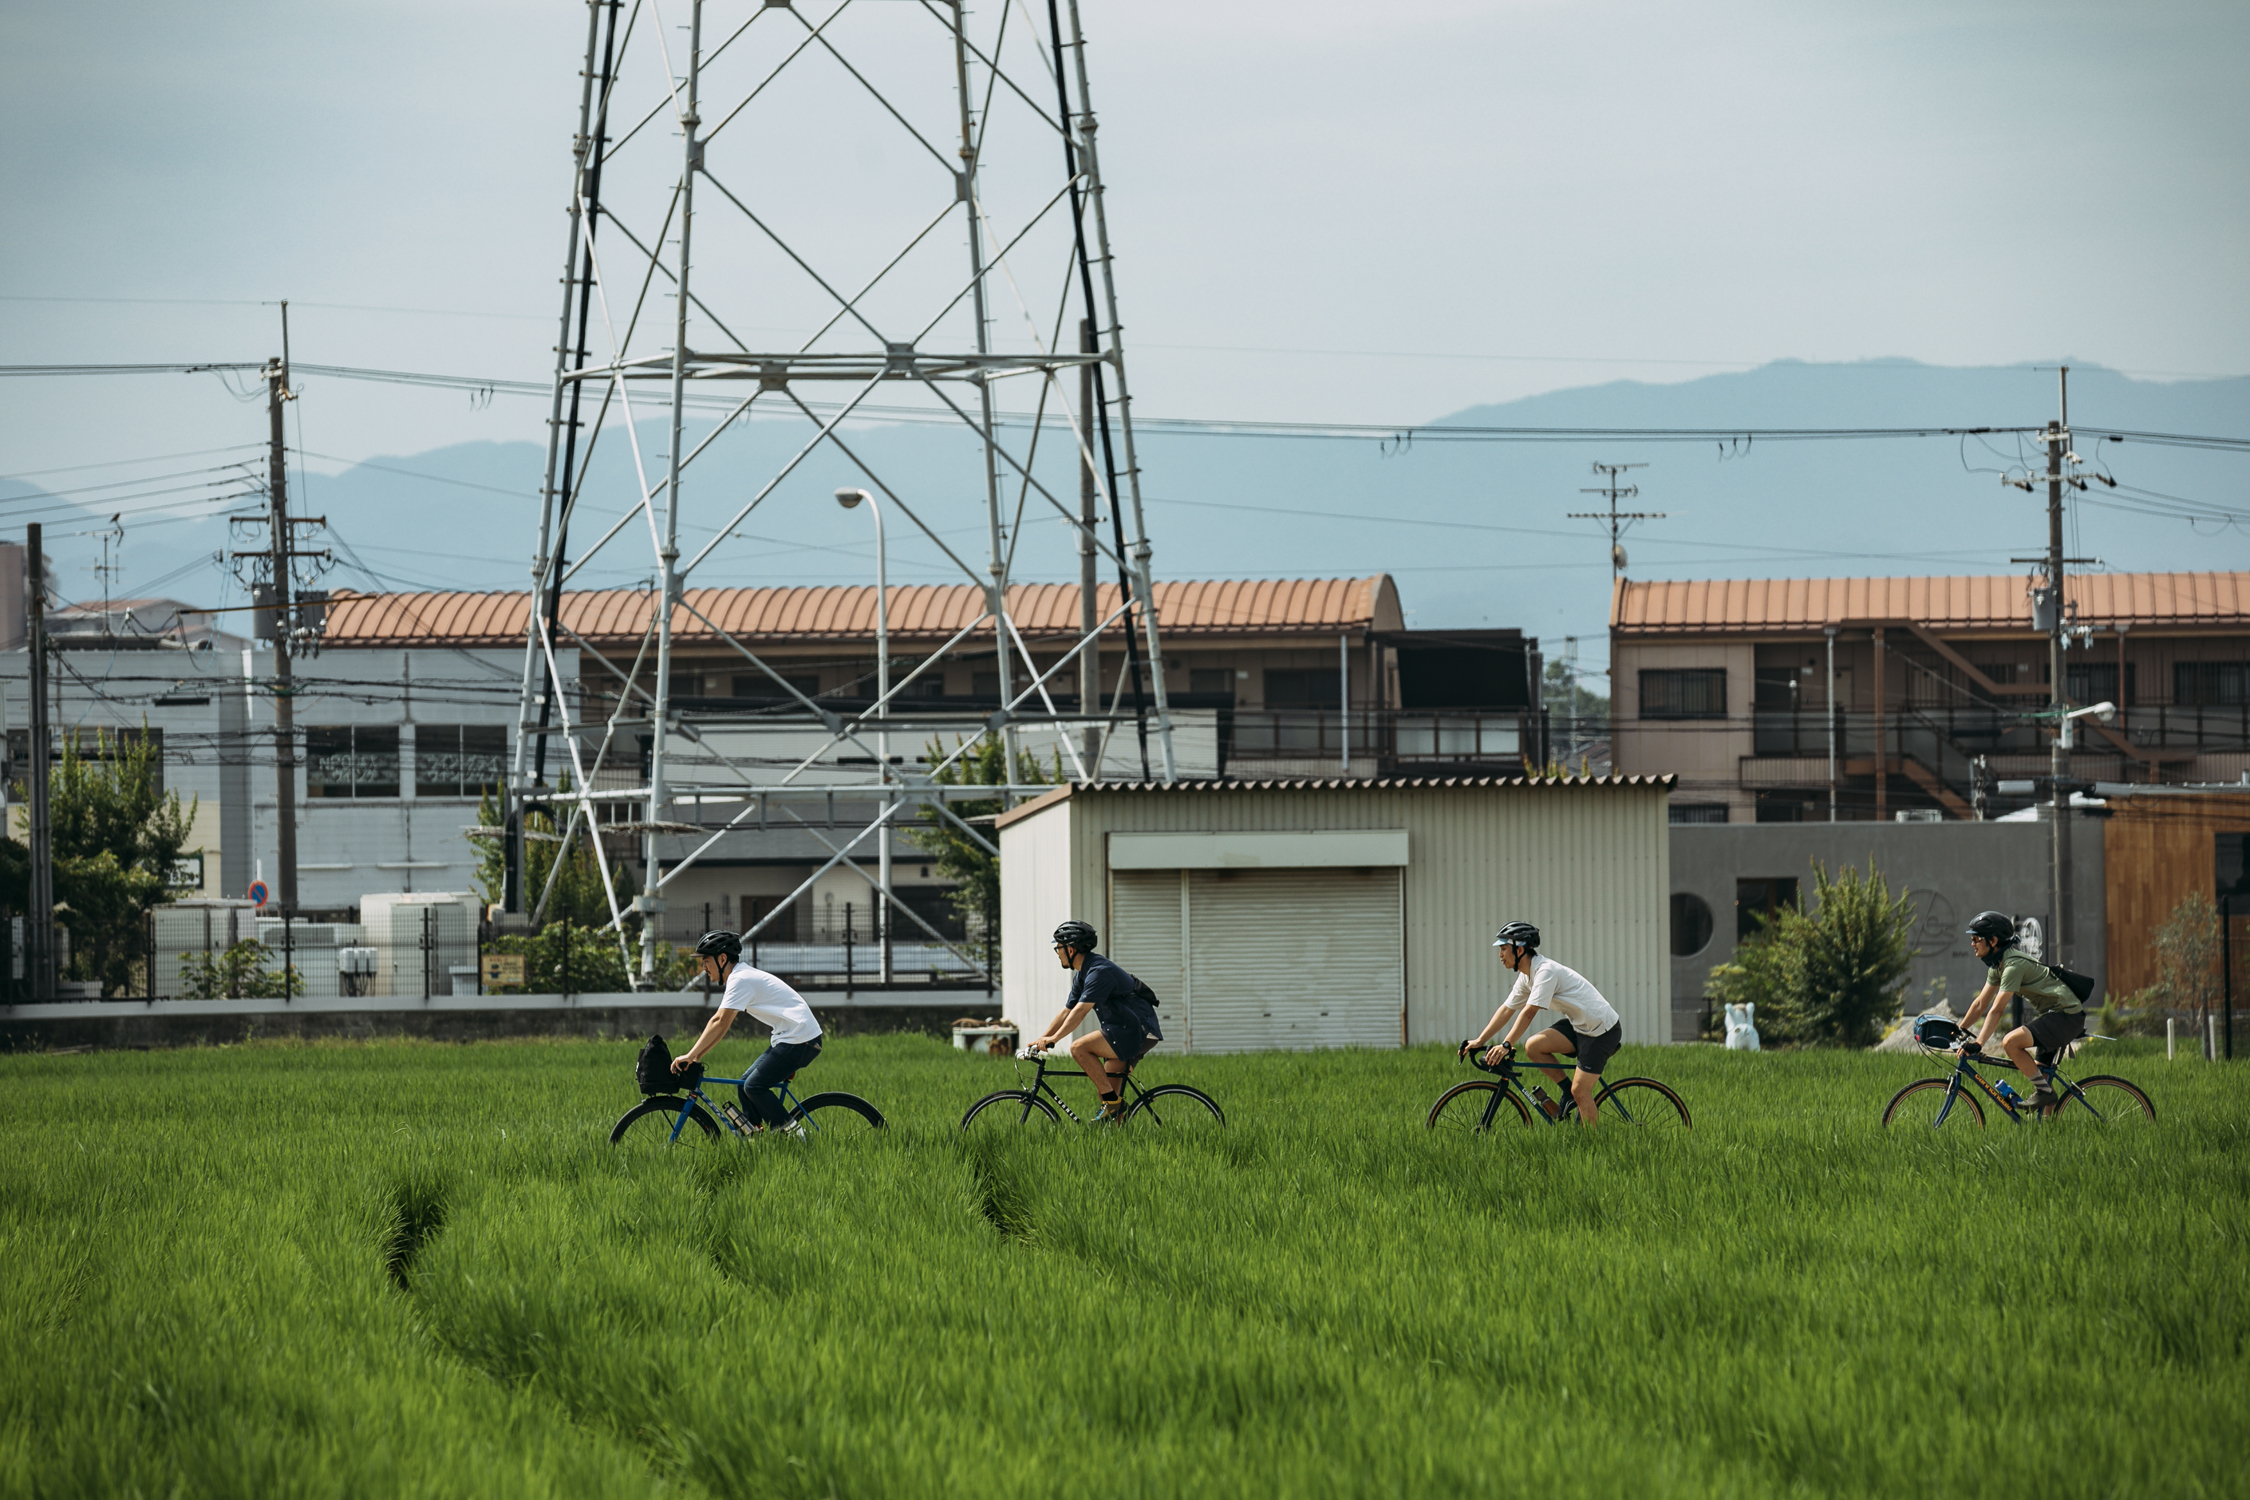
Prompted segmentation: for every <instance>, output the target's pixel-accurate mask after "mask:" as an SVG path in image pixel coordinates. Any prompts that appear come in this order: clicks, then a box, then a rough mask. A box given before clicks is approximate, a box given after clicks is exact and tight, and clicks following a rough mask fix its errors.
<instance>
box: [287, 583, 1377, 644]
mask: <svg viewBox="0 0 2250 1500" xmlns="http://www.w3.org/2000/svg"><path fill="white" fill-rule="evenodd" d="M682 597H683V599H684V603H685V606H686V607H683V608H681V609H680V610H678V611H677V612H676V613H675V614H674V615H673V618H672V639H673V641H674V642H675V643H684V644H689V645H696V644H713V645H715V644H718V637H717V636H716V635H715V634H713V633H712V631H711V628H710V626H708V625H706V624H704V622H703V621H702V620H699V619H697V618H696V617H695V615H694V614H691V613H689V609H690V608H692V609H694V610H696V611H699V612H701V613H702V614H703V615H705V616H707V617H708V618H709V619H710V621H711V622H712V624H715V625H717V626H718V627H719V628H720V629H722V630H724V631H726V633H727V634H729V635H731V636H733V637H734V638H735V639H736V640H739V641H741V642H743V643H744V644H745V645H748V644H751V643H753V642H758V641H763V642H767V643H769V644H771V643H776V642H788V641H802V642H807V643H810V642H816V641H852V640H859V641H867V640H873V639H874V636H875V589H874V586H873V585H856V586H851V587H814V588H737V589H689V590H687V591H686V592H685V594H684V595H683V596H682ZM649 604H650V595H649V594H648V593H647V592H646V591H644V590H640V589H595V590H587V591H584V592H579V593H565V594H564V595H563V601H562V622H563V625H564V626H565V628H567V629H569V630H571V631H575V632H576V633H577V634H578V635H579V636H581V637H583V638H584V639H586V640H587V641H589V642H591V643H593V644H595V645H597V646H624V647H626V648H628V649H630V648H631V647H632V646H634V645H636V644H637V643H638V642H639V641H640V638H641V633H642V631H644V630H645V629H646V628H647V626H648V617H649ZM1008 604H1009V608H1010V610H1011V611H1012V612H1013V613H1014V615H1015V619H1016V628H1017V629H1019V630H1021V631H1022V632H1023V633H1024V634H1025V635H1026V636H1027V637H1030V638H1033V639H1038V638H1042V637H1045V638H1049V639H1052V638H1056V637H1066V638H1067V637H1074V636H1075V635H1076V634H1077V629H1078V586H1077V585H1076V584H1066V583H1034V584H1019V585H1017V586H1016V587H1014V588H1011V589H1009V591H1008ZM889 605H890V630H891V637H892V639H893V640H896V641H901V642H906V641H917V640H920V641H942V640H944V639H945V638H946V637H947V636H950V635H952V634H953V633H954V632H955V631H957V630H959V629H961V627H962V626H964V625H967V624H968V623H969V622H970V621H972V620H974V619H976V618H977V616H978V615H980V614H982V613H983V612H984V595H983V593H982V592H981V591H979V590H978V589H976V588H975V587H974V586H972V585H969V584H965V583H964V584H903V585H900V586H898V587H894V588H893V589H892V590H891V591H890V600H889ZM1096 607H1097V608H1098V609H1099V610H1100V611H1101V613H1102V616H1103V617H1104V618H1106V617H1107V616H1108V615H1109V613H1110V611H1112V610H1114V609H1115V608H1117V586H1116V585H1115V584H1104V585H1102V586H1101V588H1100V589H1099V591H1098V592H1097V594H1096ZM529 609H530V596H529V595H528V594H527V593H523V592H520V591H517V592H499V593H484V594H469V593H461V594H357V593H351V592H348V591H339V592H338V593H336V594H335V595H333V596H332V597H331V599H330V601H329V605H328V632H327V636H326V638H325V643H326V644H327V645H329V646H418V645H428V644H436V643H443V644H445V645H449V646H505V645H512V644H515V643H518V642H520V641H522V640H523V637H524V628H525V625H526V622H527V621H528V619H529V613H528V612H529ZM1156 617H1157V623H1158V625H1159V627H1160V629H1161V630H1162V631H1163V632H1164V634H1165V635H1167V636H1188V637H1197V636H1230V635H1232V636H1241V635H1295V634H1313V633H1317V634H1321V635H1333V634H1337V633H1339V632H1346V631H1364V630H1371V629H1372V630H1397V629H1400V628H1401V626H1402V619H1401V615H1400V611H1399V603H1398V589H1397V588H1396V586H1395V585H1393V584H1392V582H1391V579H1390V575H1388V574H1386V573H1378V574H1376V575H1375V576H1373V577H1371V578H1312V579H1235V580H1221V581H1216V582H1208V583H1159V584H1157V585H1156ZM566 639H567V637H566Z"/></svg>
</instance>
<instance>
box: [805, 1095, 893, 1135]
mask: <svg viewBox="0 0 2250 1500" xmlns="http://www.w3.org/2000/svg"><path fill="white" fill-rule="evenodd" d="M789 1118H790V1119H792V1120H802V1121H804V1122H805V1129H806V1130H808V1131H810V1132H811V1133H812V1134H814V1135H862V1134H864V1133H866V1132H867V1131H870V1130H881V1129H882V1128H883V1125H884V1123H885V1122H884V1120H883V1112H882V1111H881V1110H879V1109H877V1108H876V1107H875V1106H874V1105H872V1104H870V1103H868V1102H867V1101H866V1100H865V1099H862V1098H860V1097H859V1095H857V1094H815V1095H813V1096H812V1097H811V1098H810V1099H806V1100H804V1101H802V1102H801V1103H799V1104H798V1106H797V1107H796V1108H795V1109H793V1110H791V1111H789Z"/></svg>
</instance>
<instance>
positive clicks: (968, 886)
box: [909, 734, 1062, 965]
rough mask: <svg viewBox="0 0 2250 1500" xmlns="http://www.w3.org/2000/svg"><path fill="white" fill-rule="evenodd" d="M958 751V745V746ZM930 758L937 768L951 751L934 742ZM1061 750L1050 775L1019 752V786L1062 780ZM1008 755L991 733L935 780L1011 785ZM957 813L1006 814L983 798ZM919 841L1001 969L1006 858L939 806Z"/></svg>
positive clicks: (928, 813)
mask: <svg viewBox="0 0 2250 1500" xmlns="http://www.w3.org/2000/svg"><path fill="white" fill-rule="evenodd" d="M956 748H959V747H958V744H956ZM928 755H929V759H930V763H931V764H933V765H935V764H936V763H937V762H939V761H942V760H944V759H945V747H944V746H942V745H940V744H938V743H937V742H936V741H934V740H933V741H931V742H930V746H929V750H928ZM1061 760H1062V757H1061V752H1059V751H1058V752H1057V753H1056V763H1055V766H1054V768H1053V773H1052V774H1051V775H1050V774H1049V773H1048V772H1046V771H1042V770H1041V769H1040V766H1039V762H1038V761H1036V760H1034V759H1032V758H1031V757H1030V756H1029V755H1026V754H1024V753H1022V752H1021V751H1018V752H1017V754H1016V774H1015V782H1016V784H1017V785H1019V786H1021V785H1026V784H1030V783H1039V784H1045V783H1047V782H1049V781H1060V780H1061V779H1062V764H1061ZM1007 768H1008V752H1007V749H1006V747H1005V745H1004V743H1003V742H1002V740H1001V738H1000V736H999V735H997V734H987V735H985V736H984V737H983V738H981V739H979V740H978V741H977V742H976V744H975V745H973V746H971V747H970V748H969V750H968V752H967V753H966V754H964V755H962V756H961V758H960V759H958V760H956V761H954V762H953V764H951V765H949V766H947V767H946V768H945V769H944V770H942V771H940V772H938V773H937V775H936V776H935V777H934V778H932V779H933V780H935V781H936V782H937V784H938V785H939V786H1003V785H1006V784H1007V781H1008V775H1007ZM946 805H947V806H948V807H949V808H950V809H951V811H952V813H953V815H954V816H955V817H957V818H960V819H961V820H962V821H963V822H966V821H968V820H969V819H971V818H981V817H990V816H991V815H992V814H994V813H997V812H999V811H1000V809H1001V807H1002V805H1003V804H1002V802H1001V799H1000V798H998V797H993V798H990V799H986V798H981V797H980V798H977V799H975V800H973V801H964V802H952V803H948V804H946ZM909 836H910V837H911V838H912V839H913V840H914V842H915V843H916V844H917V845H919V846H920V847H922V848H923V849H926V850H928V851H929V853H930V856H931V858H930V863H931V864H933V865H936V866H937V869H938V873H939V874H941V875H943V876H944V877H945V878H946V879H948V880H950V881H952V882H953V883H954V885H953V893H952V897H951V899H952V902H953V907H954V910H956V911H958V912H960V913H961V917H962V920H963V921H965V922H966V923H967V924H968V928H969V936H970V938H971V940H973V941H977V942H982V943H984V944H985V945H986V949H987V951H988V952H990V953H992V954H994V955H995V957H994V960H993V962H994V964H995V965H997V964H998V962H999V960H998V957H997V955H998V953H999V951H1000V948H999V940H1000V860H999V858H998V857H997V856H996V855H992V854H989V853H987V852H986V851H985V850H984V849H983V848H982V847H980V846H979V845H978V844H977V842H976V840H974V839H972V838H970V837H969V836H968V835H967V834H966V833H963V832H962V831H961V829H960V828H959V827H958V826H957V825H955V824H954V823H952V822H951V821H949V820H947V819H946V818H945V817H944V816H943V815H941V814H940V813H939V812H938V810H937V809H936V808H934V807H926V808H924V809H923V810H922V826H921V827H919V828H915V829H912V830H910V833H909Z"/></svg>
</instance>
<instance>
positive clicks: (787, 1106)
mask: <svg viewBox="0 0 2250 1500" xmlns="http://www.w3.org/2000/svg"><path fill="white" fill-rule="evenodd" d="M749 1076H750V1075H749V1074H747V1073H745V1074H743V1075H742V1078H714V1077H712V1076H711V1075H710V1074H708V1073H706V1074H705V1075H704V1076H703V1077H702V1078H701V1079H699V1080H698V1081H697V1082H696V1085H695V1087H693V1088H691V1089H688V1090H687V1091H686V1092H687V1098H686V1099H685V1100H683V1101H682V1102H681V1104H680V1112H679V1113H678V1114H677V1115H675V1116H673V1117H672V1133H671V1135H670V1136H668V1137H666V1139H667V1140H669V1141H671V1142H674V1143H677V1142H678V1141H679V1139H680V1132H681V1131H682V1130H684V1129H686V1128H687V1122H688V1112H689V1111H690V1110H692V1109H694V1108H695V1106H696V1105H698V1104H700V1105H702V1106H703V1109H704V1112H705V1113H706V1114H708V1115H710V1116H711V1118H712V1119H714V1120H716V1121H718V1122H719V1123H720V1124H721V1125H724V1126H725V1127H726V1128H727V1129H729V1130H731V1131H733V1132H734V1133H735V1134H736V1135H739V1136H741V1137H742V1138H743V1139H744V1140H748V1139H749V1138H750V1132H747V1131H745V1130H743V1129H742V1127H741V1126H739V1125H737V1124H735V1123H734V1121H733V1119H732V1118H731V1117H729V1116H728V1114H727V1112H726V1110H725V1109H724V1108H722V1107H720V1106H719V1105H717V1104H714V1103H712V1102H711V1100H710V1099H709V1097H707V1096H706V1095H705V1094H704V1092H703V1089H704V1085H706V1084H713V1083H731V1084H733V1085H734V1086H735V1087H736V1088H738V1089H739V1088H740V1087H742V1084H743V1080H744V1079H746V1078H748V1077H749ZM789 1082H790V1080H789V1079H787V1078H784V1079H783V1080H782V1081H781V1088H780V1089H779V1090H778V1092H779V1093H780V1095H781V1107H782V1109H783V1111H784V1112H786V1111H790V1110H794V1109H797V1108H800V1107H801V1106H802V1105H803V1103H804V1101H803V1100H801V1099H799V1098H798V1097H797V1096H796V1094H795V1093H794V1092H793V1091H791V1089H790V1087H789ZM805 1126H806V1128H807V1129H810V1130H817V1129H819V1126H817V1125H815V1124H814V1123H813V1119H812V1116H810V1115H807V1116H805Z"/></svg>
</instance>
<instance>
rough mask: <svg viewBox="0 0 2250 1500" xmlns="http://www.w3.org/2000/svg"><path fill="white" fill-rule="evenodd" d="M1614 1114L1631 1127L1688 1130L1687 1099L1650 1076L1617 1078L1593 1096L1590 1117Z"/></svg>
mask: <svg viewBox="0 0 2250 1500" xmlns="http://www.w3.org/2000/svg"><path fill="white" fill-rule="evenodd" d="M1605 1116H1606V1117H1614V1118H1616V1119H1618V1120H1622V1121H1623V1122H1624V1123H1625V1124H1627V1125H1630V1126H1632V1127H1633V1128H1634V1129H1635V1130H1689V1129H1692V1128H1693V1127H1694V1124H1695V1122H1694V1121H1693V1120H1691V1119H1689V1118H1688V1108H1687V1102H1686V1101H1685V1100H1683V1099H1682V1098H1680V1096H1679V1095H1678V1094H1675V1093H1673V1092H1672V1091H1671V1090H1670V1089H1669V1088H1666V1087H1665V1086H1664V1085H1663V1084H1661V1083H1658V1082H1657V1081H1656V1080H1655V1079H1653V1078H1620V1079H1618V1080H1617V1081H1616V1082H1615V1083H1611V1084H1608V1085H1606V1086H1605V1087H1604V1088H1603V1089H1602V1091H1601V1092H1600V1093H1598V1094H1596V1095H1595V1096H1594V1118H1595V1120H1597V1121H1599V1120H1601V1119H1602V1118H1604V1117H1605Z"/></svg>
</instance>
